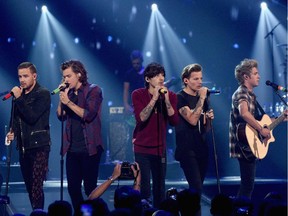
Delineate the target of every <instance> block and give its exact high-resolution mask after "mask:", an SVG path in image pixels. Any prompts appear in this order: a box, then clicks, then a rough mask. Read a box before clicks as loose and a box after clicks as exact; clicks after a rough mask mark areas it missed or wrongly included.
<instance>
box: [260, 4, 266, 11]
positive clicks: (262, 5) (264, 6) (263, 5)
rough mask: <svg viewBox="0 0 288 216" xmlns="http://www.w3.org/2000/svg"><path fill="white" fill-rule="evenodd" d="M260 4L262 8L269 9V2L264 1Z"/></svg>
mask: <svg viewBox="0 0 288 216" xmlns="http://www.w3.org/2000/svg"><path fill="white" fill-rule="evenodd" d="M260 6H261V9H262V10H265V9H267V4H266V2H262V3H261V4H260Z"/></svg>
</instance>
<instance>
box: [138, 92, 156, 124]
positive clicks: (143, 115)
mask: <svg viewBox="0 0 288 216" xmlns="http://www.w3.org/2000/svg"><path fill="white" fill-rule="evenodd" d="M156 101H157V99H156V100H155V99H154V98H153V97H152V98H151V100H150V102H149V103H148V105H147V106H146V107H145V108H144V109H143V110H142V111H141V112H140V119H141V121H143V122H144V121H146V120H147V119H148V118H149V116H150V115H151V112H152V111H153V108H154V106H155V103H156Z"/></svg>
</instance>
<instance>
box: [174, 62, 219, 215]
mask: <svg viewBox="0 0 288 216" xmlns="http://www.w3.org/2000/svg"><path fill="white" fill-rule="evenodd" d="M181 79H182V82H183V85H184V88H183V89H182V90H181V91H179V92H178V93H177V99H178V104H177V110H178V111H179V113H180V118H179V124H178V125H177V126H176V151H175V159H176V160H178V161H179V162H180V166H181V168H182V169H183V172H184V174H185V177H186V179H187V182H188V184H189V188H192V189H194V190H196V191H197V192H198V193H199V194H201V191H202V187H203V182H204V178H205V175H206V171H207V167H208V154H209V151H208V144H207V143H206V141H205V133H207V132H208V131H209V129H211V127H210V126H211V124H210V121H211V120H212V119H213V118H214V113H213V110H212V109H209V105H208V103H207V99H206V98H207V94H208V89H207V88H206V87H203V86H202V67H201V65H199V64H190V65H187V66H186V67H184V69H183V71H182V75H181ZM198 214H199V215H200V209H199V212H198Z"/></svg>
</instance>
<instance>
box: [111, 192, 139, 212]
mask: <svg viewBox="0 0 288 216" xmlns="http://www.w3.org/2000/svg"><path fill="white" fill-rule="evenodd" d="M114 207H115V209H116V208H128V209H131V210H132V211H133V212H134V214H137V213H136V212H142V203H141V195H140V192H139V191H137V190H134V189H133V188H131V187H129V186H122V187H120V188H117V189H116V190H115V193H114Z"/></svg>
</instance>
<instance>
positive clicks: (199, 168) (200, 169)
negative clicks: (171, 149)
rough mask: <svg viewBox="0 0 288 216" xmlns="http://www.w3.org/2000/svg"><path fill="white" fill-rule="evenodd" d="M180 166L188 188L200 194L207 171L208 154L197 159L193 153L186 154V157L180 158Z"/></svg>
mask: <svg viewBox="0 0 288 216" xmlns="http://www.w3.org/2000/svg"><path fill="white" fill-rule="evenodd" d="M180 166H181V168H182V169H183V172H184V174H185V177H186V180H187V182H188V184H189V188H192V189H194V190H196V191H197V192H198V193H200V194H201V193H202V187H203V182H204V179H205V176H206V173H207V169H208V153H207V154H202V155H201V156H200V157H199V156H196V155H195V154H194V153H193V152H187V155H185V156H182V157H181V159H180Z"/></svg>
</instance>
